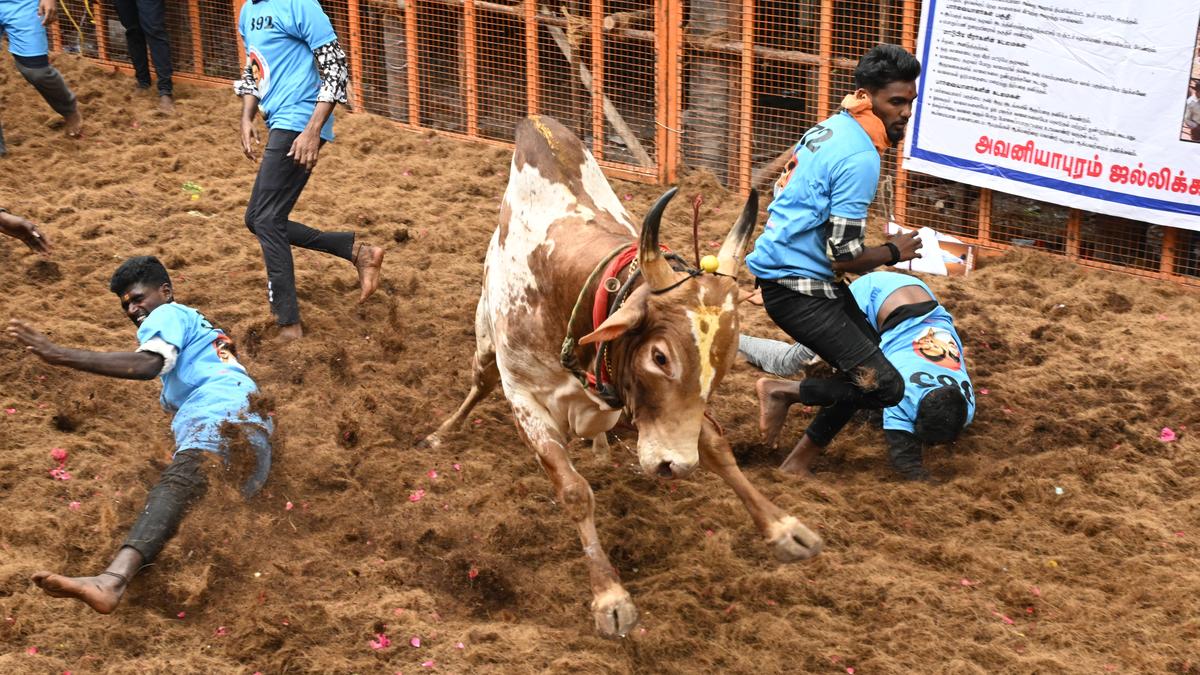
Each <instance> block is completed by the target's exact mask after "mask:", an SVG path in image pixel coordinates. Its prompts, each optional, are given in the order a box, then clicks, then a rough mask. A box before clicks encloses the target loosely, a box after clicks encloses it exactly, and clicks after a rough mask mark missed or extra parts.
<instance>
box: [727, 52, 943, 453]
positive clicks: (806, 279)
mask: <svg viewBox="0 0 1200 675" xmlns="http://www.w3.org/2000/svg"><path fill="white" fill-rule="evenodd" d="M920 74H921V64H920V63H919V62H918V61H917V59H916V58H915V57H913V55H912V54H909V53H908V52H907V51H905V50H904V49H902V48H900V47H897V46H896V45H878V46H876V47H874V48H872V49H871V50H870V51H868V52H867V53H866V54H864V55H863V57H862V58H861V59H860V60H859V62H858V66H857V67H856V68H855V70H854V81H855V85H856V86H857V87H858V88H857V89H856V90H855V92H854V93H853V94H850V95H848V96H846V98H845V99H844V100H843V101H842V108H843V110H842V111H841V112H839V113H838V114H836V115H834V116H833V117H830V118H829V119H827V120H825V121H824V122H822V123H820V124H818V125H817V126H815V127H813V128H812V129H810V130H809V131H808V132H807V133H805V134H804V136H803V137H802V138H801V139H800V142H799V143H797V144H796V148H795V151H794V154H793V156H792V159H791V161H790V162H789V163H788V166H787V168H786V169H785V171H784V173H783V175H782V176H781V177H780V178H779V180H778V182H777V183H776V185H775V197H774V199H773V200H772V202H771V205H770V206H769V207H768V211H769V216H768V218H767V224H766V227H765V229H764V231H763V233H762V235H760V236H759V238H758V240H757V241H756V242H755V244H754V251H753V252H752V253H751V254H750V255H749V256H747V257H746V266H747V267H749V268H750V271H751V272H753V273H754V276H755V277H757V279H758V281H757V284H758V286H759V287H760V288H761V289H762V299H763V306H764V307H765V308H766V310H767V314H768V315H770V317H771V319H772V320H773V321H774V322H775V323H776V324H777V325H778V326H779V327H780V328H782V329H783V330H784V332H786V333H787V334H788V335H790V336H791V337H792V339H794V340H796V341H797V342H799V343H801V344H803V345H806V346H808V347H809V348H811V349H812V350H813V351H814V352H816V353H817V354H819V355H820V356H821V358H822V359H824V360H825V361H826V362H827V363H829V364H830V365H831V366H833V367H834V368H836V369H837V370H838V373H839V376H838V377H837V378H835V379H825V380H816V379H808V380H804V381H802V382H800V383H799V384H796V383H794V382H780V381H771V382H767V383H765V384H763V385H760V389H762V388H763V387H766V388H767V389H768V390H770V391H769V392H768V393H775V390H776V389H778V390H780V392H779V393H780V395H786V396H792V397H797V400H799V401H801V402H803V403H805V404H807V405H819V406H825V407H829V408H833V409H834V410H836V413H837V414H836V415H835V416H832V417H830V416H826V417H821V418H820V419H821V421H822V422H825V421H826V420H827V419H833V418H834V417H836V418H841V417H846V418H847V419H849V417H850V415H852V414H853V413H854V411H855V410H859V409H863V408H872V409H880V408H887V407H889V406H893V405H896V404H897V403H898V402H899V401H900V399H901V398H902V397H903V396H904V381H903V380H902V379H901V377H900V374H899V373H898V372H896V369H895V368H893V367H892V365H891V364H890V363H888V360H887V359H886V358H884V356H883V353H882V352H880V351H879V336H878V335H877V334H876V332H875V330H874V329H873V328H872V327H871V325H870V324H869V323H868V322H867V321H866V318H865V317H864V316H863V314H862V312H861V311H859V309H858V307H857V306H855V304H854V298H853V297H851V295H850V291H849V290H848V289H847V288H846V284H845V282H844V281H843V279H842V276H843V274H845V273H847V272H849V273H853V274H865V273H866V272H869V271H870V270H873V269H875V268H876V267H879V266H880V265H887V264H895V263H897V262H899V261H902V260H911V259H913V258H915V257H917V255H918V253H917V249H918V248H919V241H918V240H917V238H916V235H915V233H914V234H908V235H900V236H898V237H895V238H894V239H892V240H891V241H889V242H887V243H886V244H884V245H883V246H875V247H871V248H867V247H866V246H865V232H866V224H867V208H868V207H869V206H870V204H871V202H872V201H873V200H874V199H875V188H876V186H877V184H878V182H879V167H880V158H881V156H882V155H883V153H884V152H885V151H886V150H887V148H888V147H890V146H892V145H893V144H895V143H897V142H898V141H899V140H900V139H902V138H903V137H904V128H905V126H906V125H907V124H908V118H909V116H910V115H911V114H912V103H913V100H914V99H915V98H916V96H917V88H916V79H917V77H918V76H920ZM784 388H790V389H789V391H787V392H784V391H782V390H783V389H784ZM761 394H762V392H761V391H760V395H761ZM768 412H769V413H770V414H768V415H766V416H765V417H764V419H763V422H762V424H763V428H764V433H765V434H766V437H767V439H766V440H767V442H768V443H769V444H771V445H774V443H775V440H776V438H775V437H776V436H777V435H778V433H779V429H780V428H782V427H783V422H784V419H785V418H786V414H787V409H786V407H784V408H783V409H782V410H772V411H768ZM839 428H840V427H839ZM834 433H835V430H834V429H833V428H832V427H830V428H826V427H824V426H816V425H810V426H809V429H808V432H807V435H808V436H809V437H810V438H811V439H812V442H814V443H816V444H817V445H818V446H821V447H824V446H825V445H827V444H828V443H829V442H830V441H831V440H833V434H834ZM793 455H794V453H793ZM780 468H782V469H783V470H784V471H789V472H793V473H801V474H807V473H808V470H807V468H806V465H805V464H804V463H803V462H802V461H800V460H799V458H797V457H795V456H792V457H788V459H786V460H785V461H784V463H783V465H782V466H781V467H780Z"/></svg>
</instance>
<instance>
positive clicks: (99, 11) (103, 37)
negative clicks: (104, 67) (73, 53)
mask: <svg viewBox="0 0 1200 675" xmlns="http://www.w3.org/2000/svg"><path fill="white" fill-rule="evenodd" d="M92 22H93V25H95V26H96V54H97V55H98V56H99V57H100V60H101V61H107V60H108V31H107V30H105V28H106V27H107V24H106V23H105V21H104V3H102V2H97V3H95V4H93V5H92ZM80 51H82V50H80Z"/></svg>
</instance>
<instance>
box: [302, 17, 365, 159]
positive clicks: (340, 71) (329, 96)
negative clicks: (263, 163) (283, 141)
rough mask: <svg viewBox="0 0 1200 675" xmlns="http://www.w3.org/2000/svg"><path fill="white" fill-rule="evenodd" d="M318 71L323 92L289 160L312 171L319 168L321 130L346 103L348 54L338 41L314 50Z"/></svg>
mask: <svg viewBox="0 0 1200 675" xmlns="http://www.w3.org/2000/svg"><path fill="white" fill-rule="evenodd" d="M313 57H314V58H315V59H316V62H317V69H318V71H319V73H320V76H321V88H320V90H318V91H317V105H316V107H315V108H314V109H313V114H312V117H310V118H309V120H308V124H307V125H305V127H304V131H302V132H300V135H299V136H297V137H296V140H295V141H293V142H292V147H291V149H290V150H289V151H288V157H291V158H292V161H293V162H295V163H297V164H299V165H301V166H303V167H304V168H305V169H308V170H309V171H312V170H313V169H314V168H316V166H317V155H318V154H319V153H320V151H321V127H324V126H325V122H326V121H328V120H329V116H330V115H332V114H333V109H334V107H335V106H336V105H337V104H338V103H341V104H345V103H346V102H347V100H348V99H347V97H346V88H347V85H348V84H349V81H350V69H349V67H348V66H347V65H346V52H344V51H342V47H341V45H339V44H338V41H337V39H336V38H334V40H333V41H331V42H328V43H326V44H324V45H321V46H320V47H317V48H316V49H314V50H313Z"/></svg>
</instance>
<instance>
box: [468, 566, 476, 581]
mask: <svg viewBox="0 0 1200 675" xmlns="http://www.w3.org/2000/svg"><path fill="white" fill-rule="evenodd" d="M477 576H479V570H477V569H475V568H474V567H472V568H471V569H469V570H467V578H468V579H474V578H475V577H477Z"/></svg>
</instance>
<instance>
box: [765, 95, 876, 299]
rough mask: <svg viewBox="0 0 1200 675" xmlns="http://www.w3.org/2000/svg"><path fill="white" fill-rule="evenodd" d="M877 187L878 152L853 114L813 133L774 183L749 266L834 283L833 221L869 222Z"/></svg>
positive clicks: (841, 116) (839, 116)
mask: <svg viewBox="0 0 1200 675" xmlns="http://www.w3.org/2000/svg"><path fill="white" fill-rule="evenodd" d="M878 183H879V151H878V150H876V149H875V146H874V145H873V144H872V143H871V137H870V136H868V135H867V132H866V131H865V130H863V128H862V126H861V125H860V124H859V123H858V122H857V121H856V120H855V119H854V118H853V117H851V116H850V113H848V112H845V111H842V112H840V113H838V114H837V115H834V116H833V117H830V118H829V119H827V120H825V121H824V122H822V123H820V124H818V125H817V126H815V127H813V128H812V129H809V130H808V132H807V133H805V134H804V137H803V138H801V139H800V142H799V143H797V144H796V149H795V151H794V156H793V158H792V161H791V162H789V169H788V170H787V171H786V172H785V173H784V175H783V176H782V177H780V179H779V181H778V182H777V183H776V184H775V197H774V199H773V200H772V201H771V205H770V206H769V207H768V209H767V210H768V211H769V212H770V216H769V217H768V218H767V225H766V228H765V229H764V230H763V233H762V234H761V235H759V237H758V240H757V241H756V242H755V243H754V251H753V252H752V253H751V254H750V255H749V256H747V257H746V266H747V267H749V268H750V271H751V272H752V273H754V276H756V277H758V278H760V279H784V278H788V277H800V278H804V279H818V280H822V281H833V279H834V274H833V265H832V258H833V256H832V255H831V251H830V244H829V227H828V222H829V217H830V216H841V217H842V218H851V219H859V218H866V217H867V208H868V207H869V206H870V205H871V202H872V201H873V200H874V199H875V188H876V186H877V185H878Z"/></svg>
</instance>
